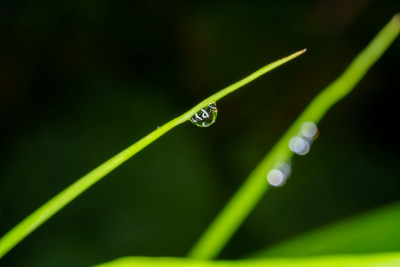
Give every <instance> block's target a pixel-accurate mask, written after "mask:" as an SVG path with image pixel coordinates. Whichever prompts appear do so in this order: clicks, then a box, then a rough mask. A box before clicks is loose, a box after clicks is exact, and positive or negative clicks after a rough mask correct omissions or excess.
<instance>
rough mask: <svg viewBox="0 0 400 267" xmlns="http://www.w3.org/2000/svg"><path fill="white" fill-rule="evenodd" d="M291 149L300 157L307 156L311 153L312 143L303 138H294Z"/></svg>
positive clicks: (291, 140) (290, 142)
mask: <svg viewBox="0 0 400 267" xmlns="http://www.w3.org/2000/svg"><path fill="white" fill-rule="evenodd" d="M289 148H290V150H292V151H293V152H294V153H296V154H298V155H302V156H303V155H305V154H307V153H308V151H310V141H309V140H307V139H305V138H303V137H299V136H296V137H293V138H292V139H290V141H289Z"/></svg>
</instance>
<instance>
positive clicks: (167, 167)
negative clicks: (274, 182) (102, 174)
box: [0, 0, 400, 266]
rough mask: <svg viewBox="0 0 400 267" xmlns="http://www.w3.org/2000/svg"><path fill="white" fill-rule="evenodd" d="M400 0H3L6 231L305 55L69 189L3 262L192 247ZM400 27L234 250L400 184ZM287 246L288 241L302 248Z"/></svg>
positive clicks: (75, 261) (311, 224) (230, 249)
mask: <svg viewBox="0 0 400 267" xmlns="http://www.w3.org/2000/svg"><path fill="white" fill-rule="evenodd" d="M399 11H400V3H399V2H398V1H368V0H351V1H345V0H341V1H334V0H323V1H294V0H293V1H225V2H217V1H201V2H200V1H199V2H189V1H157V0H153V1H105V0H99V1H77V0H69V1H67V0H62V1H43V0H38V1H24V2H21V1H11V0H8V1H7V0H6V1H2V2H1V3H0V31H1V44H0V123H1V128H0V129H1V131H0V137H1V139H0V145H1V147H0V157H1V163H0V235H3V234H4V233H6V232H7V231H8V230H9V229H10V228H12V227H13V226H14V225H15V224H17V223H18V222H19V221H21V220H22V219H23V218H25V217H26V216H27V215H28V214H30V213H31V212H32V211H34V210H35V209H36V208H38V207H39V206H40V205H42V204H43V203H44V202H45V201H47V200H48V199H50V198H51V197H52V196H54V195H55V194H57V193H58V192H60V191H61V190H62V189H64V188H65V187H67V186H68V185H70V184H71V183H73V182H74V181H76V180H77V178H79V177H80V176H82V175H84V174H85V173H87V172H88V171H90V170H91V169H92V168H94V167H96V166H97V165H98V164H100V163H101V162H103V161H105V160H106V159H108V158H109V157H111V156H112V155H114V154H116V153H117V152H119V151H121V150H122V149H124V148H125V147H127V146H128V145H130V144H132V143H133V142H135V141H136V140H138V139H139V138H141V137H143V136H144V135H145V134H147V133H149V132H150V131H152V130H154V129H156V128H157V126H159V125H162V124H163V123H165V122H167V121H169V120H170V119H172V118H174V117H176V116H178V115H180V114H181V113H183V112H185V111H186V110H188V109H189V108H191V107H192V106H193V105H195V104H197V103H198V102H200V101H201V100H203V99H204V98H205V97H207V96H209V95H211V94H213V93H215V92H217V91H218V90H220V89H222V88H224V87H225V86H228V85H230V84H231V83H233V82H236V81H238V80H239V79H241V78H243V77H244V76H246V75H247V74H250V73H251V72H253V71H255V70H256V69H258V68H260V67H262V66H264V65H265V64H267V63H269V62H271V61H274V60H276V59H279V58H281V57H284V56H287V55H289V54H291V53H293V52H295V51H298V50H300V49H303V48H307V49H308V52H307V53H306V54H305V55H303V56H301V57H300V58H298V59H296V60H294V61H293V62H290V63H288V64H286V65H284V66H282V67H280V68H279V69H276V70H274V71H273V72H271V73H268V74H267V75H265V76H263V77H261V78H259V79H258V80H257V81H255V82H253V83H251V84H249V85H247V86H246V87H245V88H242V89H240V90H239V91H237V92H235V93H233V94H231V95H229V96H227V97H226V98H224V99H223V100H222V101H220V102H219V103H218V109H219V113H218V118H217V122H216V123H215V124H214V125H213V126H212V127H210V128H204V129H203V128H198V127H196V126H194V125H193V124H191V123H189V122H188V123H186V124H184V125H181V126H179V127H177V128H176V129H174V130H172V131H171V132H169V133H168V134H166V135H165V136H163V137H162V138H160V139H159V140H157V141H156V142H155V143H153V144H152V145H150V146H149V147H148V148H146V149H145V150H144V151H142V152H140V153H139V154H138V155H136V156H135V157H134V158H133V159H131V160H129V161H128V162H126V163H125V164H124V165H122V166H121V167H120V168H118V169H117V170H116V171H114V172H113V173H111V174H110V175H108V176H107V177H106V178H105V179H104V180H102V181H100V182H99V183H98V184H96V185H95V186H93V187H92V188H91V189H90V190H88V191H87V192H85V193H84V194H83V195H81V196H80V197H79V198H78V199H76V200H75V201H73V202H72V203H71V204H70V205H68V206H67V207H66V208H64V209H63V210H62V211H61V212H60V213H58V214H56V215H55V216H54V217H53V218H52V219H50V220H49V221H48V222H46V223H45V224H44V225H43V226H42V227H40V228H39V229H38V230H36V231H35V232H34V233H33V234H31V235H30V236H29V237H28V238H26V240H24V241H23V242H21V244H19V245H18V246H17V247H15V248H14V249H13V250H12V251H10V252H9V253H8V254H7V255H6V256H5V257H4V258H3V259H1V260H0V265H1V266H87V265H91V264H95V263H101V262H104V261H107V260H111V259H114V258H117V257H121V256H128V255H143V256H185V255H186V253H187V252H188V251H189V250H190V248H191V246H192V245H193V244H194V243H195V241H196V240H197V238H198V237H199V236H200V234H201V233H202V232H203V231H204V230H205V228H206V226H207V225H208V224H209V223H210V221H211V220H212V218H213V217H214V216H215V215H216V214H217V213H218V211H219V210H220V209H221V208H222V207H223V205H224V204H225V203H226V202H227V200H228V199H229V198H230V197H231V196H232V195H233V193H234V192H235V191H236V190H237V189H238V187H239V186H240V185H241V184H242V182H243V181H244V179H245V178H246V176H247V175H248V174H249V172H250V171H251V170H252V169H253V168H254V167H255V166H256V165H257V164H258V162H259V161H260V160H261V159H262V157H263V156H264V155H265V154H266V153H267V152H268V151H269V149H270V148H271V147H272V146H273V145H274V144H275V142H276V141H277V140H278V138H279V137H280V136H281V135H282V134H283V132H284V131H285V130H286V129H287V128H288V127H289V125H290V124H291V123H292V122H293V121H294V119H295V118H296V117H297V116H298V115H299V113H300V112H301V111H302V110H303V109H304V107H305V106H306V105H307V104H308V103H309V101H310V100H311V99H312V98H313V97H314V96H315V95H316V94H317V93H318V92H319V91H321V90H322V89H323V88H324V87H325V86H326V85H328V84H329V83H330V82H331V81H333V80H334V79H335V78H336V77H337V76H338V75H339V74H340V73H341V72H342V71H343V70H344V69H345V68H346V66H347V65H348V64H349V63H350V62H351V60H352V59H353V58H354V56H355V55H356V54H357V53H358V52H359V51H360V50H361V49H362V48H363V47H365V45H366V44H367V43H368V42H369V41H370V40H371V39H372V37H373V36H374V35H375V34H376V33H377V32H378V31H379V30H380V29H381V28H382V27H383V26H384V25H385V24H386V23H387V22H388V21H389V20H390V18H391V17H392V16H393V15H394V13H395V12H399ZM399 60H400V42H399V40H397V41H396V42H395V43H394V44H393V45H392V47H391V48H390V49H389V50H388V51H387V53H386V54H385V55H384V56H383V58H382V59H380V60H379V61H378V63H377V64H376V65H375V66H374V67H373V68H372V69H371V70H370V71H369V72H368V74H367V76H366V77H365V78H364V79H363V80H362V82H361V83H360V84H359V85H358V86H357V88H356V90H355V91H354V92H352V93H351V94H350V95H349V96H348V97H347V98H345V99H344V100H343V101H342V102H340V103H339V104H338V105H336V106H335V107H334V108H333V109H332V110H331V111H329V112H328V113H327V114H326V117H325V118H324V119H323V121H321V123H320V125H319V128H320V137H319V139H318V140H317V141H316V142H315V143H314V144H313V146H312V148H311V151H310V153H309V154H308V155H307V156H304V157H300V156H297V157H295V158H294V159H293V161H292V167H293V173H292V176H291V178H290V179H289V181H288V182H287V183H286V184H285V186H283V187H282V188H277V189H275V188H272V189H271V190H270V191H269V192H268V194H267V196H266V197H265V198H264V199H263V201H262V202H261V203H260V204H259V205H258V206H257V208H256V209H255V211H254V212H253V213H251V215H250V216H249V218H248V220H246V222H245V223H244V225H243V226H242V227H241V228H240V229H239V231H238V232H237V234H236V235H235V236H234V238H233V239H232V241H231V242H230V243H229V244H228V245H227V247H226V248H225V249H224V251H223V253H222V255H221V257H222V258H240V257H242V256H244V255H246V254H248V253H250V252H252V251H255V250H258V249H261V248H263V247H266V246H268V245H271V244H275V243H276V242H278V241H282V240H285V239H288V238H290V237H293V236H296V235H297V234H300V233H304V232H306V231H308V230H311V229H314V228H316V227H318V226H323V225H325V224H327V223H332V222H335V221H337V220H340V219H344V218H347V217H349V216H352V215H354V214H356V213H359V212H362V211H367V210H370V209H371V208H374V207H378V206H380V205H383V204H385V203H390V202H392V201H395V200H399V199H400V192H399V189H400V179H399V171H398V164H399V163H398V160H399V156H398V153H399V137H398V131H397V130H395V128H394V127H395V126H397V125H398V122H399V117H398V114H399V113H398V106H399V104H398V103H399V100H398V99H397V98H396V97H395V92H396V91H397V92H398V90H399ZM288 256H290V255H288Z"/></svg>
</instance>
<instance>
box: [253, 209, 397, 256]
mask: <svg viewBox="0 0 400 267" xmlns="http://www.w3.org/2000/svg"><path fill="white" fill-rule="evenodd" d="M399 236H400V202H397V203H394V204H391V205H388V206H385V207H381V208H379V209H376V210H373V211H370V212H367V213H365V214H360V215H358V216H356V217H353V218H350V219H347V220H344V221H341V222H337V223H335V224H332V225H329V226H325V227H323V228H321V229H318V230H315V231H312V232H310V233H306V234H304V235H301V236H298V237H295V238H293V239H291V240H288V241H285V242H283V243H281V244H277V245H274V246H272V247H269V248H266V249H264V250H262V251H259V252H257V253H254V254H252V255H250V256H249V257H250V258H260V257H283V256H285V257H300V256H301V257H308V256H315V255H327V254H351V253H361V252H362V253H377V252H383V251H400V238H398V237H399ZM316 244H317V245H316Z"/></svg>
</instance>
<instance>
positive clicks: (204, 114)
mask: <svg viewBox="0 0 400 267" xmlns="http://www.w3.org/2000/svg"><path fill="white" fill-rule="evenodd" d="M217 113H218V110H217V104H216V103H215V102H212V103H210V104H208V106H206V107H204V108H202V109H200V110H199V111H198V112H197V113H196V114H194V115H193V117H192V118H190V121H191V122H193V123H194V124H195V125H197V126H199V127H208V126H210V125H212V124H213V123H214V122H215V120H216V119H217Z"/></svg>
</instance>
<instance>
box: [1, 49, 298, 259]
mask: <svg viewBox="0 0 400 267" xmlns="http://www.w3.org/2000/svg"><path fill="white" fill-rule="evenodd" d="M305 51H306V50H305V49H304V50H301V51H299V52H297V53H294V54H292V55H290V56H288V57H285V58H283V59H280V60H277V61H275V62H273V63H271V64H268V65H266V66H265V67H263V68H261V69H259V70H257V71H256V72H254V73H252V74H251V75H249V76H247V77H246V78H244V79H242V80H240V81H239V82H237V83H235V84H232V85H231V86H228V87H227V88H225V89H223V90H221V91H219V92H217V93H216V94H214V95H212V96H210V97H208V98H207V99H205V100H203V101H202V102H200V103H199V104H198V105H196V106H195V107H193V108H192V109H190V110H189V111H188V112H186V113H184V114H182V115H181V116H179V117H177V118H175V119H173V120H171V121H170V122H168V123H166V124H164V125H163V126H161V127H159V128H158V129H157V130H155V131H153V132H152V133H150V134H148V135H147V136H145V137H144V138H142V139H141V140H139V141H138V142H136V143H134V144H133V145H131V146H130V147H128V148H127V149H125V150H123V151H122V152H120V153H118V154H117V155H115V156H114V157H112V158H111V159H109V160H108V161H106V162H104V163H103V164H101V165H100V166H98V167H97V168H95V169H94V170H93V171H91V172H89V173H88V174H86V175H85V176H83V177H81V178H80V179H78V181H76V182H75V183H74V184H72V185H71V186H69V187H68V188H66V189H65V190H64V191H62V192H61V193H59V194H58V195H56V196H55V197H54V198H52V199H50V200H49V201H48V202H47V203H45V204H44V205H42V206H41V207H40V208H39V209H37V210H36V211H35V212H33V213H32V214H31V215H29V216H28V217H27V218H26V219H25V220H23V221H22V222H21V223H19V224H18V225H17V226H15V227H14V228H13V229H11V230H10V231H9V232H8V233H7V234H5V235H4V236H3V237H2V238H1V239H0V258H1V257H2V256H3V255H4V254H6V253H7V252H8V251H9V250H10V249H12V248H13V247H14V246H15V245H16V244H18V243H19V242H20V241H21V240H22V239H24V238H25V237H26V236H27V235H29V234H30V233H31V232H33V231H34V230H35V229H36V228H38V227H39V226H40V225H41V224H43V223H44V222H45V221H47V220H48V219H49V218H50V217H52V216H53V215H54V214H55V213H57V212H58V211H59V210H60V209H62V208H63V207H65V206H66V205H67V204H68V203H70V202H71V201H72V200H73V199H75V198H76V197H77V196H79V195H80V194H82V193H83V192H84V191H86V190H87V189H88V188H90V187H91V186H92V185H93V184H95V183H96V182H98V181H99V180H100V179H102V178H103V177H104V176H106V175H107V174H108V173H110V172H111V171H113V170H114V169H115V168H117V167H118V166H120V165H121V164H122V163H124V162H125V161H126V160H128V159H129V158H131V157H132V156H133V155H135V154H136V153H138V152H139V151H140V150H142V149H143V148H145V147H146V146H148V145H149V144H151V143H152V142H153V141H155V140H156V139H158V138H159V137H161V136H162V135H163V134H165V133H166V132H168V131H169V130H171V129H172V128H174V127H175V126H178V125H179V124H181V123H184V122H186V121H188V120H189V119H190V118H191V117H192V116H193V115H194V114H195V113H196V112H197V111H198V110H200V109H201V108H203V107H205V106H207V105H208V104H209V103H212V102H216V101H217V100H219V99H221V98H222V97H224V96H226V95H227V94H229V93H232V92H233V91H235V90H237V89H239V88H240V87H242V86H244V85H246V84H247V83H249V82H251V81H253V80H255V79H256V78H258V77H260V76H261V75H263V74H265V73H267V72H268V71H270V70H273V69H275V68H276V67H279V66H280V65H282V64H284V63H286V62H288V61H290V60H292V59H294V58H296V57H297V56H299V55H301V54H303V53H304V52H305Z"/></svg>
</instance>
